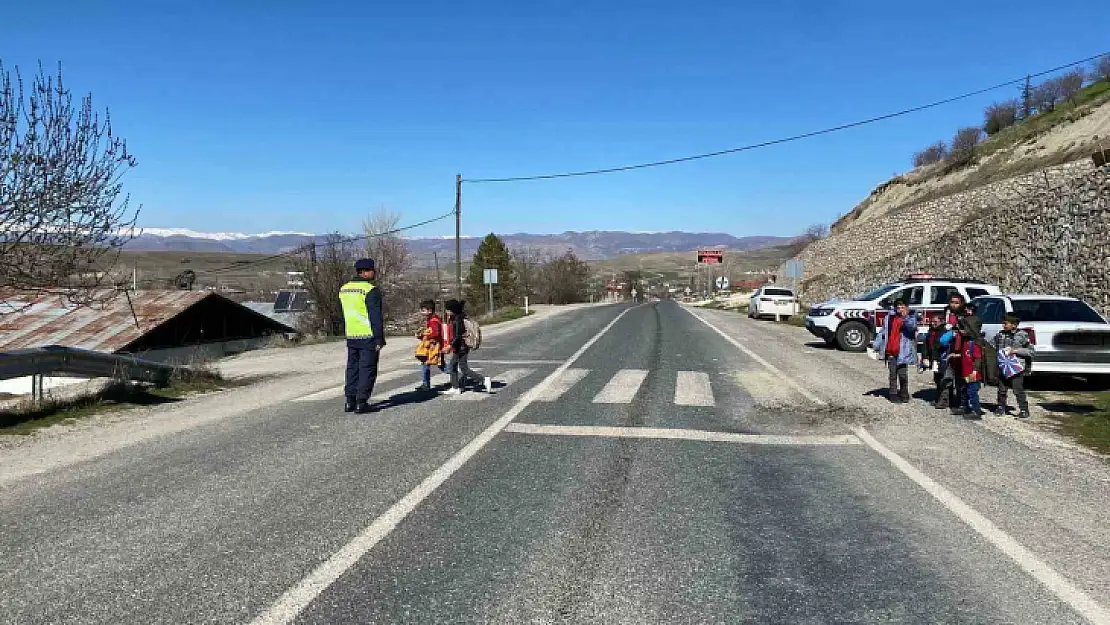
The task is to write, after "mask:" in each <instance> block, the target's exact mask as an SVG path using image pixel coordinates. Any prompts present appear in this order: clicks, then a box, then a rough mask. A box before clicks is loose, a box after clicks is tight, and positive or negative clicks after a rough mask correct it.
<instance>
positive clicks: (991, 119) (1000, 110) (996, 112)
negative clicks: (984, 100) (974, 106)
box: [983, 100, 1021, 135]
mask: <svg viewBox="0 0 1110 625" xmlns="http://www.w3.org/2000/svg"><path fill="white" fill-rule="evenodd" d="M1020 108H1021V105H1020V104H1019V103H1018V101H1017V100H1007V101H1005V102H998V103H996V104H992V105H990V106H988V107H987V109H986V110H985V111H983V117H984V120H983V130H984V131H986V133H987V134H988V135H993V134H995V133H997V132H998V131H1000V130H1002V129H1004V128H1009V127H1010V126H1013V125H1014V124H1015V123H1017V119H1018V111H1019V110H1020Z"/></svg>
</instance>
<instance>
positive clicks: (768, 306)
mask: <svg viewBox="0 0 1110 625" xmlns="http://www.w3.org/2000/svg"><path fill="white" fill-rule="evenodd" d="M796 314H798V299H797V298H796V297H794V291H791V290H790V289H781V288H779V287H776V286H761V287H759V288H758V289H756V290H755V293H752V296H751V298H749V299H748V317H750V318H752V319H762V318H764V317H774V318H776V319H778V318H779V317H786V318H787V319H789V318H790V317H793V316H794V315H796Z"/></svg>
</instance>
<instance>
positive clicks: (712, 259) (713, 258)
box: [698, 250, 725, 265]
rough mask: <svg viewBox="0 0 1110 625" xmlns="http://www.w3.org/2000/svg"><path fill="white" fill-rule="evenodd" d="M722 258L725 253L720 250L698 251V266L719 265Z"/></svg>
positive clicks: (722, 260)
mask: <svg viewBox="0 0 1110 625" xmlns="http://www.w3.org/2000/svg"><path fill="white" fill-rule="evenodd" d="M724 258H725V253H724V252H722V251H721V250H698V264H699V265H720V264H721V263H722V262H724Z"/></svg>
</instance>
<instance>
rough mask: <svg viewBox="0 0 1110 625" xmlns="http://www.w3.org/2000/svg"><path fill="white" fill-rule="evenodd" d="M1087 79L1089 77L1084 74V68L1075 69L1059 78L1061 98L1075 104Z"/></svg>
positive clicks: (1057, 80) (1057, 81)
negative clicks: (1076, 97) (1077, 95)
mask: <svg viewBox="0 0 1110 625" xmlns="http://www.w3.org/2000/svg"><path fill="white" fill-rule="evenodd" d="M1086 81H1087V77H1086V76H1084V75H1083V70H1082V69H1074V70H1072V71H1070V72H1068V73H1066V74H1064V75H1063V76H1060V77H1059V78H1057V79H1056V83H1057V85H1059V86H1058V89H1059V90H1060V100H1066V101H1068V102H1071V103H1072V104H1075V96H1076V94H1078V93H1079V91H1080V90H1081V89H1083V83H1084V82H1086Z"/></svg>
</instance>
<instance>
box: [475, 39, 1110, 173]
mask: <svg viewBox="0 0 1110 625" xmlns="http://www.w3.org/2000/svg"><path fill="white" fill-rule="evenodd" d="M1105 54H1107V53H1105V52H1104V53H1101V54H1096V55H1094V56H1089V57H1087V58H1085V59H1081V60H1079V61H1072V62H1071V63H1067V64H1064V65H1059V66H1056V67H1053V68H1052V69H1046V70H1043V71H1039V72H1037V73H1035V74H1028V75H1026V76H1022V77H1021V78H1015V79H1013V80H1007V81H1006V82H1001V83H998V84H997V85H992V86H990V87H984V88H982V89H976V90H975V91H969V92H967V93H964V94H962V95H958V96H953V97H951V98H945V99H943V100H937V101H936V102H930V103H929V104H922V105H921V106H915V107H912V108H907V109H902V110H900V111H896V112H894V113H887V114H885V115H878V116H876V117H869V118H867V119H861V120H859V121H854V122H851V123H847V124H841V125H839V126H833V127H831V128H824V129H821V130H814V131H812V132H805V133H802V134H798V135H792V136H789V137H782V138H780V139H772V140H770V141H763V142H760V143H752V144H750V145H743V146H740V147H736V148H729V149H727V150H717V151H716V152H706V153H704V154H694V155H692V156H682V157H679V158H671V159H667V160H662V161H652V162H649V163H638V164H635V165H623V166H621V167H607V168H604V169H588V170H584V171H572V172H563V173H557V174H540V175H535V176H512V177H507V178H473V179H464V180H463V182H469V183H488V182H525V181H529V180H551V179H554V178H574V177H579V176H595V175H598V174H613V173H617V172H622V171H631V170H634V169H647V168H649V167H662V166H663V165H674V164H676V163H685V162H688V161H696V160H701V159H704V158H713V157H715V156H724V155H726V154H736V153H737V152H747V151H749V150H755V149H758V148H765V147H769V146H772V145H779V144H782V143H790V142H793V141H800V140H802V139H809V138H811V137H817V136H820V135H827V134H829V133H833V132H838V131H840V130H847V129H848V128H855V127H857V126H864V125H867V124H873V123H875V122H879V121H883V120H887V119H892V118H894V117H901V116H903V115H909V114H910V113H917V112H919V111H924V110H926V109H931V108H936V107H938V106H943V105H945V104H951V103H952V102H957V101H959V100H966V99H967V98H971V97H974V96H977V95H982V94H984V93H988V92H990V91H995V90H996V89H1001V88H1003V87H1010V86H1013V85H1017V84H1020V83H1023V82H1025V80H1027V79H1029V78H1038V77H1040V76H1044V75H1046V74H1052V73H1054V72H1058V71H1060V70H1062V69H1068V68H1070V67H1075V66H1077V65H1082V64H1083V63H1088V62H1090V61H1093V60H1095V59H1097V58H1101V57H1102V56H1104V55H1105Z"/></svg>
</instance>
